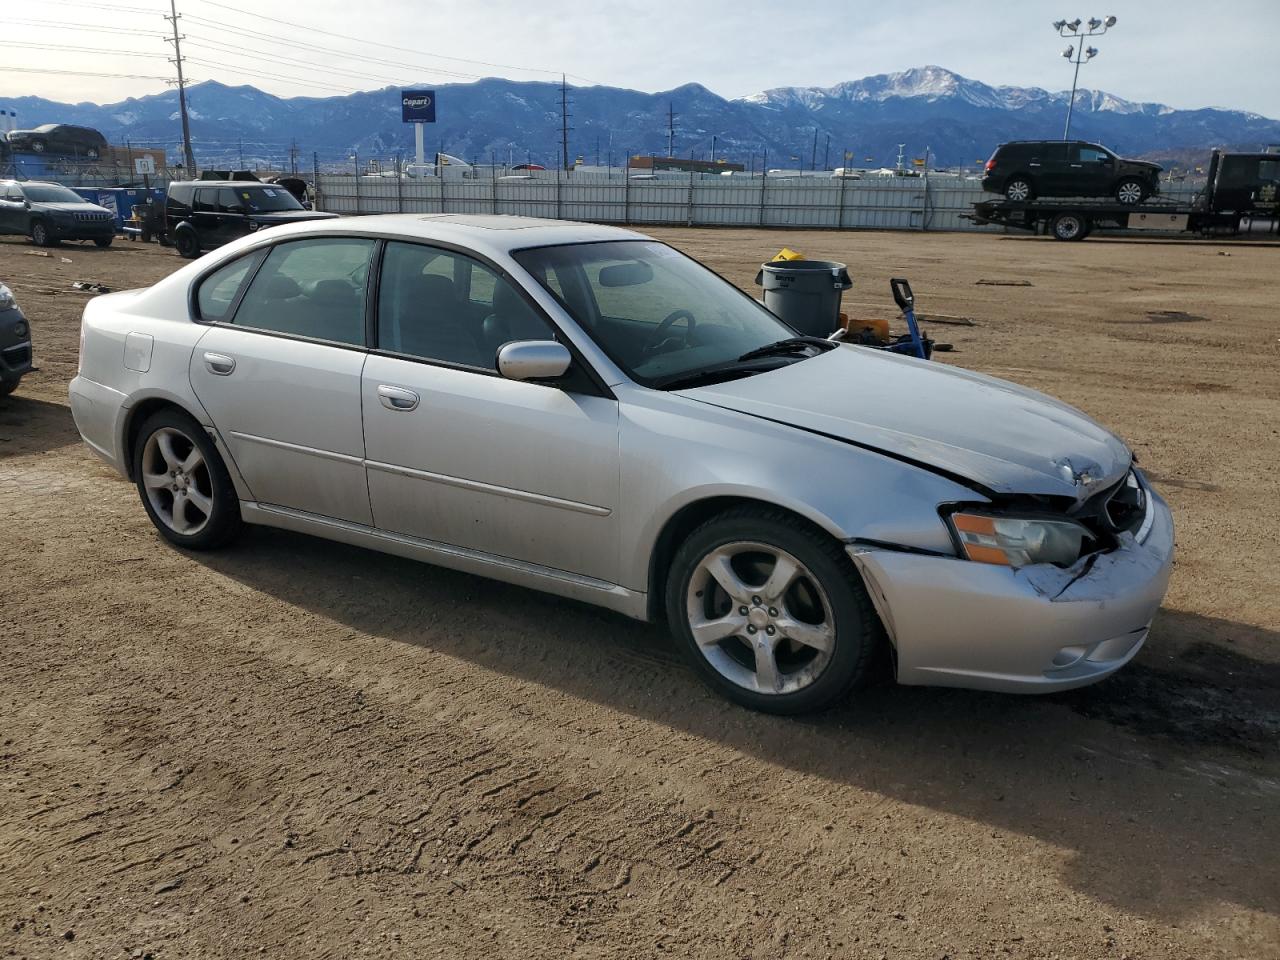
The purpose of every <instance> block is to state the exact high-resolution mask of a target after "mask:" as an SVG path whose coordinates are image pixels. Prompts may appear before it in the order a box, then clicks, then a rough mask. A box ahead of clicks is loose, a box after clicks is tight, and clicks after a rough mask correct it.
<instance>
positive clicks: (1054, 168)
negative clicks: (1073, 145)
mask: <svg viewBox="0 0 1280 960" xmlns="http://www.w3.org/2000/svg"><path fill="white" fill-rule="evenodd" d="M1031 170H1032V173H1034V174H1035V175H1036V180H1037V182H1038V184H1039V188H1040V195H1041V196H1045V197H1063V196H1066V197H1070V196H1076V195H1077V194H1076V193H1075V184H1074V182H1073V178H1072V176H1071V168H1070V166H1069V165H1068V163H1067V145H1066V144H1065V143H1061V142H1046V143H1041V144H1039V145H1038V146H1037V147H1036V150H1035V156H1034V157H1032V160H1031Z"/></svg>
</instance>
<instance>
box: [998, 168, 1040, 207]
mask: <svg viewBox="0 0 1280 960" xmlns="http://www.w3.org/2000/svg"><path fill="white" fill-rule="evenodd" d="M1004 197H1005V199H1006V200H1010V201H1012V202H1013V203H1030V202H1031V201H1032V200H1034V199H1035V198H1036V191H1035V188H1034V187H1033V186H1032V185H1031V179H1030V178H1029V177H1024V176H1022V175H1021V174H1018V175H1016V176H1013V177H1011V178H1010V179H1009V182H1008V183H1006V184H1005V185H1004Z"/></svg>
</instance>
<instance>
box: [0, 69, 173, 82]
mask: <svg viewBox="0 0 1280 960" xmlns="http://www.w3.org/2000/svg"><path fill="white" fill-rule="evenodd" d="M0 70H4V71H5V72H7V73H45V74H54V75H57V76H61V77H110V78H111V79H113V80H167V79H168V77H152V76H144V75H143V74H140V73H95V72H93V71H91V70H58V69H50V68H48V67H0Z"/></svg>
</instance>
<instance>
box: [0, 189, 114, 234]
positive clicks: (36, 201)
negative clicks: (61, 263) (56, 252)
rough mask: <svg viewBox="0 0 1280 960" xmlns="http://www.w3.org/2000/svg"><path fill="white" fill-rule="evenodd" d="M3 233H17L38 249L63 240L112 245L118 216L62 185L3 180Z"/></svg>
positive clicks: (0, 213) (0, 212)
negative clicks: (25, 237)
mask: <svg viewBox="0 0 1280 960" xmlns="http://www.w3.org/2000/svg"><path fill="white" fill-rule="evenodd" d="M0 233H18V234H22V235H24V236H28V237H30V238H31V240H32V242H33V243H35V245H36V246H38V247H51V246H54V245H55V244H57V243H59V242H60V241H62V240H92V241H93V242H94V243H96V244H97V245H98V246H100V247H109V246H111V241H112V240H113V239H114V238H115V235H116V215H115V214H114V213H112V212H111V211H110V210H108V209H107V208H106V207H100V206H98V205H97V204H96V203H90V202H89V201H88V200H86V199H85V198H84V197H82V196H80V194H78V193H76V192H75V191H74V190H70V189H68V188H67V187H64V186H63V185H62V184H60V183H43V182H41V181H38V180H0Z"/></svg>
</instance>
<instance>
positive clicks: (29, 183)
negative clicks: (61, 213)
mask: <svg viewBox="0 0 1280 960" xmlns="http://www.w3.org/2000/svg"><path fill="white" fill-rule="evenodd" d="M0 184H3V185H4V186H6V187H7V186H15V187H62V186H66V185H65V184H62V183H56V182H55V181H53V180H0ZM67 189H68V190H70V189H71V188H70V187H67Z"/></svg>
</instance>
